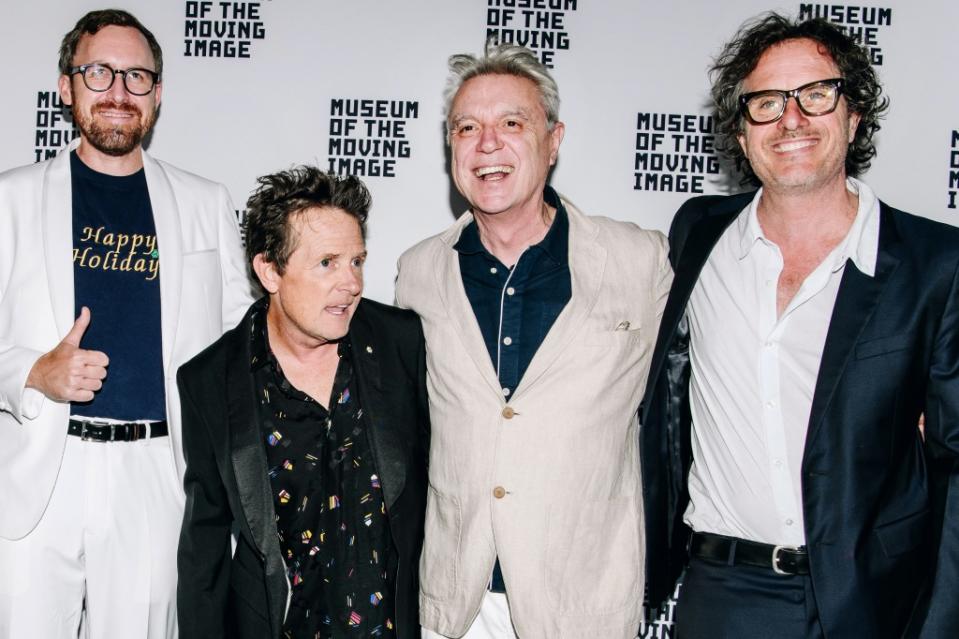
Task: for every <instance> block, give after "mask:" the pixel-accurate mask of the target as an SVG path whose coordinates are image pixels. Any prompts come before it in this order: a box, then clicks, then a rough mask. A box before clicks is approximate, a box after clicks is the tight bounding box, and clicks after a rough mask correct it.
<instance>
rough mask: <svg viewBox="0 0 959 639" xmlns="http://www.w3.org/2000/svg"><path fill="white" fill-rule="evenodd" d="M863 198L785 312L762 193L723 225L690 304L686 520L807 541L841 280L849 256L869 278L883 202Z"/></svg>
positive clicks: (705, 527)
mask: <svg viewBox="0 0 959 639" xmlns="http://www.w3.org/2000/svg"><path fill="white" fill-rule="evenodd" d="M847 188H848V189H849V190H850V191H851V192H852V193H857V194H858V195H859V207H858V210H857V212H856V218H855V220H854V221H853V223H852V226H851V227H850V229H849V232H848V233H847V234H846V237H845V238H844V239H843V240H842V241H841V242H840V243H839V244H838V245H837V246H836V247H835V249H833V251H832V252H831V253H830V254H829V255H827V256H826V258H825V259H824V260H823V261H822V263H821V264H819V266H817V267H816V269H815V270H813V272H812V273H810V274H809V276H808V277H807V278H806V279H805V280H804V281H803V283H802V286H801V287H800V289H799V291H798V292H797V293H796V295H795V297H793V299H792V300H791V301H790V302H789V305H788V306H787V307H786V309H785V310H784V311H783V314H782V316H781V317H777V312H776V289H777V284H778V281H779V275H780V273H781V272H782V268H783V258H782V253H781V252H780V250H779V247H778V246H776V244H774V243H773V242H771V241H770V240H769V239H767V238H766V237H765V235H764V234H763V231H762V228H761V227H760V225H759V220H758V218H757V217H756V211H757V206H758V204H759V199H760V197H761V195H762V190H760V191H759V192H758V193H756V197H755V198H753V201H752V203H751V204H750V205H749V207H748V208H747V209H745V210H744V211H743V213H742V214H740V215H739V217H738V218H737V219H736V220H735V221H734V222H733V223H732V224H730V226H729V227H728V228H727V229H726V231H725V232H724V233H723V234H722V236H721V237H720V238H719V241H718V243H717V244H716V246H715V248H714V249H713V251H712V253H710V255H709V259H708V260H707V261H706V264H705V266H704V267H703V271H702V274H701V275H700V277H699V281H698V282H697V284H696V286H695V288H694V289H693V292H692V296H691V297H690V301H689V307H688V309H687V318H688V320H689V325H690V363H691V369H692V370H691V378H690V383H689V403H690V409H691V412H692V423H693V425H692V450H693V465H692V468H691V470H690V473H689V497H690V503H689V507H688V508H687V510H686V513H685V521H686V523H687V524H688V525H689V526H691V527H692V529H693V530H695V531H697V532H711V533H716V534H721V535H728V536H731V537H740V538H744V539H751V540H754V541H760V542H764V543H769V544H781V545H789V546H802V545H804V544H805V533H804V530H803V509H802V489H801V484H800V472H801V465H802V457H803V448H804V444H805V439H806V429H807V426H808V422H809V412H810V407H811V405H812V398H813V392H814V390H815V386H816V378H817V376H818V374H819V363H820V360H821V359H822V352H823V345H824V343H825V340H826V332H827V330H828V328H829V319H830V317H831V315H832V311H833V306H834V305H835V301H836V294H837V292H838V290H839V282H840V280H841V279H842V274H843V271H844V269H845V268H846V264H847V261H848V260H851V261H852V263H853V264H854V265H855V268H857V269H859V270H860V271H862V272H863V273H865V274H867V275H869V276H870V277H872V276H873V275H874V273H875V268H876V256H877V251H878V245H879V201H878V200H877V199H876V197H875V195H874V194H873V192H872V190H871V189H870V188H869V187H868V186H866V185H865V184H863V183H862V182H859V181H857V180H854V179H852V178H849V179H848V180H847Z"/></svg>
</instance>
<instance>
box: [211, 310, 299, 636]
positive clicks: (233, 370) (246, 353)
mask: <svg viewBox="0 0 959 639" xmlns="http://www.w3.org/2000/svg"><path fill="white" fill-rule="evenodd" d="M236 335H237V337H238V340H237V344H235V347H234V348H232V349H230V353H231V355H230V356H229V358H228V361H227V367H226V387H227V397H228V401H229V405H228V410H229V417H228V420H229V430H230V457H231V461H232V463H233V474H234V476H235V477H236V485H237V490H238V492H239V497H240V503H241V504H242V505H243V513H242V514H243V516H244V518H245V524H246V526H247V530H248V532H249V534H250V536H251V538H252V539H253V543H254V544H255V546H256V549H257V550H258V551H259V552H260V556H261V557H262V558H263V562H264V568H265V571H266V579H267V592H269V596H270V616H271V618H272V623H273V627H274V628H275V629H277V631H279V628H280V626H281V625H282V623H283V617H284V614H285V610H286V579H285V577H284V575H285V570H286V568H285V566H284V564H283V556H282V554H281V552H280V544H279V541H278V540H277V537H276V513H275V511H274V510H273V496H272V493H271V489H270V481H269V476H268V472H269V469H268V467H267V460H266V450H264V448H263V446H264V444H263V435H262V430H261V426H260V420H259V417H258V415H257V410H256V389H255V386H254V384H253V375H252V374H251V372H250V357H251V354H250V339H249V335H250V316H249V314H247V316H246V318H244V320H243V323H242V324H241V326H240V330H239V331H237V332H236Z"/></svg>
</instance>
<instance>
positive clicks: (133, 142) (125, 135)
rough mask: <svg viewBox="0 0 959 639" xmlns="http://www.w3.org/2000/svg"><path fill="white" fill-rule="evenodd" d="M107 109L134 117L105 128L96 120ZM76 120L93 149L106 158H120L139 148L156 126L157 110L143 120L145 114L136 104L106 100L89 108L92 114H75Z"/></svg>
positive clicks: (78, 112) (77, 112)
mask: <svg viewBox="0 0 959 639" xmlns="http://www.w3.org/2000/svg"><path fill="white" fill-rule="evenodd" d="M104 110H109V111H122V112H124V113H130V114H132V115H133V116H134V117H133V118H132V121H131V122H130V123H128V124H108V125H104V124H102V123H101V122H98V121H97V118H96V115H97V113H98V112H100V111H104ZM73 119H74V122H75V123H76V125H77V128H78V129H80V132H81V133H82V134H83V137H85V138H86V139H87V141H88V142H90V145H91V146H92V147H93V148H95V149H96V150H98V151H100V152H101V153H104V154H106V155H111V156H114V157H119V156H123V155H127V154H128V153H130V152H131V151H133V149H135V148H137V147H138V146H139V145H140V143H141V142H142V141H143V138H144V137H145V136H146V134H147V133H149V132H150V129H152V128H153V123H154V122H156V111H154V112H152V113H150V114H149V116H148V117H147V118H145V119H144V117H143V112H142V111H141V110H140V108H139V107H138V106H137V105H135V104H131V103H129V102H117V101H116V100H107V101H105V102H98V103H96V104H94V105H93V106H92V107H91V108H90V114H89V115H87V114H86V113H82V112H80V111H76V112H75V113H74V115H73Z"/></svg>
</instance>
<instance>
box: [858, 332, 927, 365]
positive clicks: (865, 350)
mask: <svg viewBox="0 0 959 639" xmlns="http://www.w3.org/2000/svg"><path fill="white" fill-rule="evenodd" d="M914 339H915V333H902V334H900V335H890V336H889V337H879V338H876V339H870V340H866V341H865V342H861V343H860V344H858V345H857V346H856V359H867V358H869V357H877V356H879V355H885V354H886V353H894V352H896V351H901V350H904V349H906V348H909V345H910V344H912V342H913V340H914Z"/></svg>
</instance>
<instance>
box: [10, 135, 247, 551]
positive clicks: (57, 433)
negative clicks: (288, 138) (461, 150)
mask: <svg viewBox="0 0 959 639" xmlns="http://www.w3.org/2000/svg"><path fill="white" fill-rule="evenodd" d="M75 146H76V143H74V144H73V145H71V149H72V148H74V147H75ZM143 168H144V171H145V173H146V181H147V187H148V189H149V192H150V202H151V205H152V207H153V216H154V220H155V224H156V235H157V243H158V246H159V248H160V251H161V257H160V300H161V305H160V306H161V311H160V315H161V318H160V320H161V322H160V323H161V332H162V339H163V370H164V381H165V389H166V409H167V422H168V424H169V428H170V436H169V437H167V438H162V440H160V441H165V443H166V445H169V446H172V448H173V454H174V459H175V460H176V466H177V468H176V469H175V470H176V471H177V472H179V474H180V475H181V476H182V473H183V468H184V464H183V452H182V447H181V444H180V400H179V395H178V394H177V386H176V371H177V368H178V367H179V366H180V364H182V363H183V362H185V361H187V360H188V359H190V358H191V357H193V356H194V355H195V354H196V353H198V352H199V351H200V350H202V349H203V348H205V347H206V346H208V345H209V344H211V343H212V342H213V341H214V340H215V339H217V338H218V337H219V336H220V335H221V334H222V333H223V331H224V330H226V329H227V328H230V327H232V326H234V325H235V324H236V323H237V322H239V321H240V319H241V318H242V317H243V313H244V311H245V310H246V308H247V306H249V304H250V301H251V294H250V293H251V292H250V285H249V278H248V277H247V274H246V268H245V259H244V256H243V251H242V247H241V243H240V236H239V232H238V226H237V222H236V216H235V214H234V211H233V206H232V205H231V203H230V199H229V195H228V194H227V191H226V188H225V187H223V186H222V185H220V184H216V183H214V182H210V181H208V180H205V179H203V178H200V177H198V176H196V175H193V174H191V173H187V172H185V171H182V170H180V169H177V168H176V167H173V166H170V165H169V164H166V163H164V162H160V161H157V160H154V159H152V158H151V157H150V156H149V155H147V154H146V153H145V152H144V154H143ZM72 229H73V205H72V189H71V183H70V154H69V150H65V151H64V152H62V153H60V154H59V155H58V156H57V157H56V158H53V159H51V160H48V161H46V162H41V163H38V164H33V165H29V166H24V167H20V168H16V169H13V170H10V171H7V172H5V173H2V174H0V537H3V538H6V539H19V538H21V537H23V536H25V535H27V534H28V533H29V532H30V531H31V530H32V529H33V528H34V527H35V526H36V525H37V522H39V521H40V517H41V516H42V514H43V511H44V509H45V508H46V505H47V502H48V501H49V499H50V494H51V493H52V491H53V486H54V483H55V482H56V479H57V473H58V471H59V468H60V461H61V459H62V457H63V450H64V445H65V442H66V437H67V421H68V419H69V412H70V406H69V404H67V403H60V402H54V401H51V400H49V399H47V398H46V397H44V396H43V395H42V394H41V393H39V392H37V391H35V390H33V389H27V388H25V384H26V379H27V375H28V374H29V372H30V369H31V368H32V367H33V364H34V363H35V362H36V360H37V358H39V357H40V356H41V355H42V354H44V353H46V352H47V351H49V350H51V349H52V348H53V347H55V346H56V345H57V344H58V343H59V342H60V340H62V339H63V337H64V336H65V335H66V334H67V332H68V331H69V330H70V328H71V327H72V326H73V323H74V320H75V319H76V318H75V316H74V296H73V235H72ZM92 321H94V322H96V321H97V320H96V316H94V317H93V318H92ZM105 383H107V384H109V383H110V380H109V375H108V376H107V380H106V382H105Z"/></svg>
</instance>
